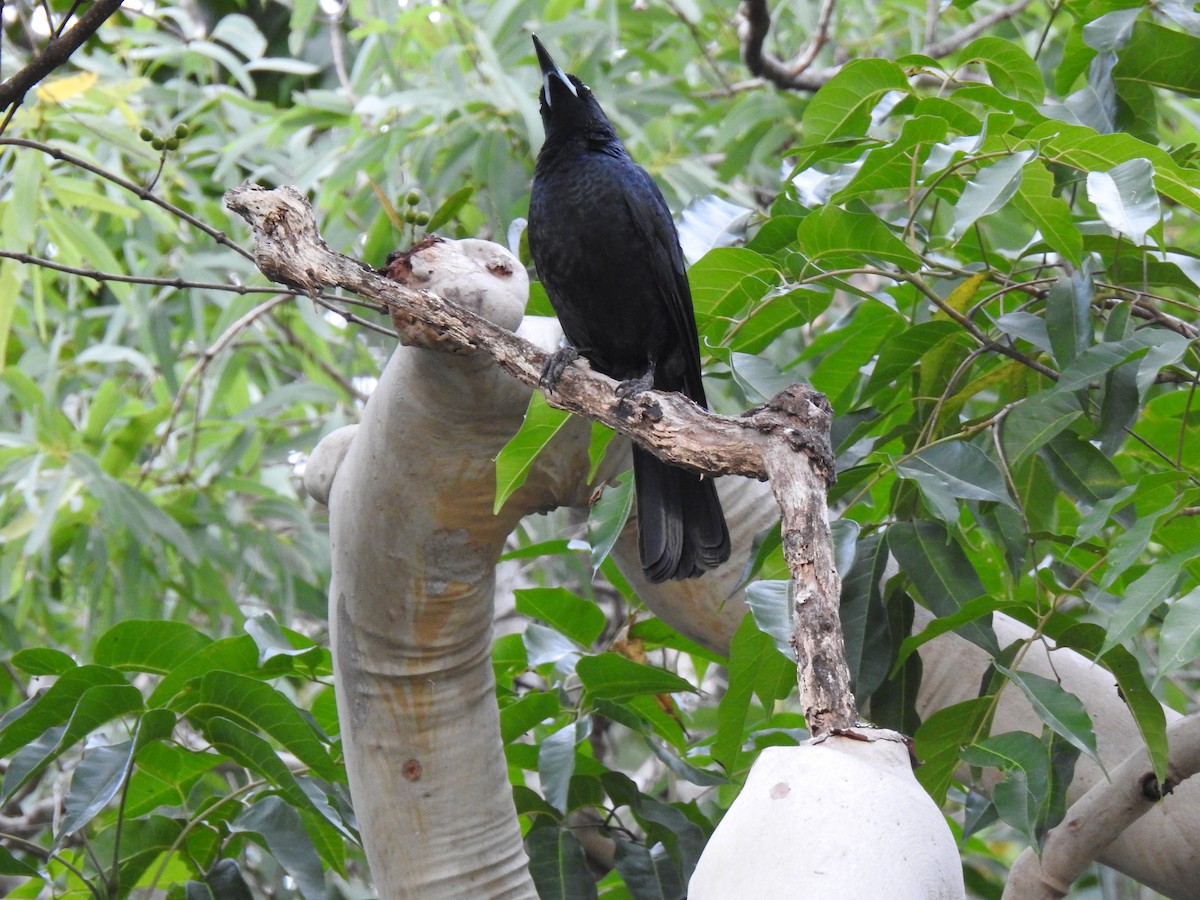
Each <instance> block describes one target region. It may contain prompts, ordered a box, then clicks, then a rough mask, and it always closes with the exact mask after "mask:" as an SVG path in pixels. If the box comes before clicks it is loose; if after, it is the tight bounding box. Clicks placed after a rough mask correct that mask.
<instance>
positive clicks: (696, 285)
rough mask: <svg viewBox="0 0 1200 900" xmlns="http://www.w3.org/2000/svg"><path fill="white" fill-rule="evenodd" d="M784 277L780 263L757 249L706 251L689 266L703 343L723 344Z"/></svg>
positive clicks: (732, 248) (742, 248)
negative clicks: (744, 317)
mask: <svg viewBox="0 0 1200 900" xmlns="http://www.w3.org/2000/svg"><path fill="white" fill-rule="evenodd" d="M793 238H794V233H793ZM780 280H781V277H780V273H779V267H778V266H777V265H776V263H775V262H773V261H772V260H771V259H769V258H767V257H765V256H763V255H762V254H759V253H755V252H754V251H753V250H747V249H746V248H744V247H718V248H717V249H715V250H710V251H709V252H708V253H706V254H704V256H703V257H701V258H700V259H699V260H698V261H697V262H696V264H695V265H694V266H692V267H691V268H690V269H688V281H689V282H690V283H691V287H692V304H693V306H694V308H695V312H696V328H697V330H698V332H699V334H700V339H701V344H702V345H703V344H705V343H708V344H710V345H712V346H720V345H723V344H724V343H725V336H726V335H727V334H728V332H729V331H730V328H731V327H732V326H734V325H737V324H739V323H740V322H741V320H742V318H743V315H744V313H745V311H746V310H748V309H750V308H752V307H754V306H757V305H759V304H760V303H761V302H762V300H763V298H764V297H766V296H767V295H768V294H770V293H771V292H772V291H773V290H775V288H777V287H778V286H779V283H780Z"/></svg>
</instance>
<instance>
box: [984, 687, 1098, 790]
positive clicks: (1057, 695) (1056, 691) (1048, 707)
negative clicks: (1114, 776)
mask: <svg viewBox="0 0 1200 900" xmlns="http://www.w3.org/2000/svg"><path fill="white" fill-rule="evenodd" d="M996 671H998V672H1000V673H1001V674H1002V675H1004V676H1005V677H1006V678H1008V679H1009V680H1010V681H1012V682H1013V683H1014V684H1016V686H1017V687H1019V688H1020V689H1021V693H1023V694H1024V695H1025V698H1026V699H1027V700H1028V701H1029V704H1030V705H1031V706H1032V707H1033V711H1034V712H1036V713H1037V714H1038V717H1039V718H1040V719H1041V720H1042V721H1043V722H1045V723H1046V724H1047V725H1049V726H1050V728H1051V729H1053V730H1054V733H1055V734H1057V735H1059V736H1060V737H1062V738H1063V739H1065V740H1066V741H1068V742H1070V743H1071V744H1072V746H1075V747H1078V748H1079V750H1081V751H1082V752H1084V753H1086V754H1087V755H1088V756H1090V757H1091V758H1092V759H1093V760H1094V761H1095V762H1096V765H1098V766H1100V767H1101V769H1103V768H1104V764H1103V763H1102V762H1101V761H1100V756H1099V754H1098V753H1097V751H1096V730H1095V728H1094V727H1093V726H1092V719H1091V716H1089V715H1088V713H1087V710H1086V709H1084V706H1083V702H1082V701H1081V700H1080V699H1079V698H1078V697H1076V696H1075V695H1074V694H1072V693H1070V692H1069V691H1067V690H1065V689H1064V688H1063V686H1062V685H1061V684H1059V683H1058V682H1057V681H1053V680H1052V679H1049V678H1043V677H1042V676H1041V675H1036V674H1034V673H1032V672H1022V671H1019V670H1015V669H1007V668H1005V667H1004V666H1001V665H999V664H997V665H996Z"/></svg>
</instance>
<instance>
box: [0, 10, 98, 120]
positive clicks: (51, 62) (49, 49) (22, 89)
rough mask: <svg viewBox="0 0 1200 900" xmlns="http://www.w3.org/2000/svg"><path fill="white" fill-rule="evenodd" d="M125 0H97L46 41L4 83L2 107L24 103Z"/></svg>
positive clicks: (2, 85)
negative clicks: (66, 27)
mask: <svg viewBox="0 0 1200 900" xmlns="http://www.w3.org/2000/svg"><path fill="white" fill-rule="evenodd" d="M120 8H121V0H96V2H95V3H93V4H92V6H91V8H90V9H89V10H88V11H87V12H85V13H84V14H83V15H82V16H80V17H79V18H78V19H76V20H75V24H74V25H72V26H71V30H70V31H68V32H67V33H66V34H64V35H62V36H61V37H57V38H54V39H53V40H51V41H50V42H48V43H47V44H46V46H45V47H44V48H43V49H42V52H41V53H39V54H38V55H37V56H35V57H34V58H33V59H32V60H31V61H30V62H29V64H28V65H27V66H25V68H23V69H21V70H20V71H19V72H17V73H15V74H14V75H13V76H12V77H10V78H8V79H7V80H5V81H4V83H3V84H0V109H8V108H9V107H10V106H20V105H21V103H23V102H24V100H25V95H26V94H27V93H29V90H30V88H32V87H33V86H34V85H35V84H37V83H38V82H39V81H41V80H42V79H43V78H45V77H46V76H47V75H49V74H50V73H51V72H53V71H54V70H55V69H57V68H58V67H59V66H61V65H62V64H63V63H65V62H66V61H67V60H68V59H70V58H71V54H72V53H74V52H75V51H76V50H78V49H79V48H80V47H81V46H82V45H83V42H84V41H86V40H87V39H88V38H90V37H91V36H92V35H93V34H95V33H96V31H97V29H99V28H100V26H101V25H103V24H104V22H105V21H106V20H107V19H108V18H109V17H110V16H111V15H112V14H113V13H115V12H116V11H117V10H118V9H120Z"/></svg>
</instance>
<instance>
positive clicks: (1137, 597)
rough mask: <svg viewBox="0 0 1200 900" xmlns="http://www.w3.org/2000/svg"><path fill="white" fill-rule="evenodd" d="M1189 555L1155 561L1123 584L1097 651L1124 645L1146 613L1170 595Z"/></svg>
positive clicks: (1146, 615)
mask: <svg viewBox="0 0 1200 900" xmlns="http://www.w3.org/2000/svg"><path fill="white" fill-rule="evenodd" d="M1190 555H1191V554H1188V553H1184V554H1177V555H1176V556H1173V557H1169V558H1167V559H1165V560H1159V561H1158V562H1157V563H1155V564H1154V565H1153V566H1151V567H1150V568H1149V569H1147V570H1146V573H1145V574H1144V575H1142V576H1141V577H1140V578H1138V579H1137V580H1136V581H1134V582H1133V583H1132V584H1129V585H1128V586H1126V587H1125V589H1124V590H1123V591H1122V592H1121V602H1120V604H1119V605H1118V606H1117V608H1116V610H1114V611H1113V613H1112V615H1111V617H1110V618H1109V623H1108V635H1107V637H1105V639H1104V646H1103V647H1102V648H1101V650H1100V652H1101V654H1104V653H1107V652H1108V651H1109V650H1111V649H1112V648H1113V647H1115V646H1117V645H1118V644H1124V643H1125V642H1126V641H1127V640H1129V638H1131V637H1133V635H1134V634H1136V633H1137V632H1138V631H1139V630H1140V629H1141V628H1142V626H1144V625H1145V624H1146V621H1147V620H1148V619H1149V618H1150V614H1151V613H1152V612H1154V610H1155V609H1157V608H1158V607H1159V606H1160V605H1161V604H1162V603H1163V602H1164V601H1165V600H1166V599H1167V598H1168V597H1169V596H1170V595H1171V592H1172V590H1173V589H1174V587H1175V579H1176V578H1178V577H1179V570H1180V568H1181V567H1182V566H1183V563H1184V561H1185V558H1186V557H1188V556H1190ZM1109 581H1110V579H1109V578H1107V577H1106V578H1105V580H1104V581H1103V582H1101V586H1102V587H1108V586H1109Z"/></svg>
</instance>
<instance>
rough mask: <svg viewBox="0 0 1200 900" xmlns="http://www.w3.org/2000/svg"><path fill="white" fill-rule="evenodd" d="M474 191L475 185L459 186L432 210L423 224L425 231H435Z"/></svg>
mask: <svg viewBox="0 0 1200 900" xmlns="http://www.w3.org/2000/svg"><path fill="white" fill-rule="evenodd" d="M474 193H475V186H474V185H472V184H468V185H467V186H466V187H461V188H459V189H458V190H457V191H455V192H454V193H453V194H451V195H450V196H449V197H447V198H446V199H445V200H443V201H442V204H441V206H439V207H438V208H437V209H435V210H434V211H433V214H432V215H430V217H429V222H428V224H426V226H425V232H426V233H427V234H432V233H433V232H435V231H437V230H438V229H439V228H441V227H442V226H443V225H445V224H446V223H447V222H449V221H450V220H451V219H453V218H454V217H455V216H456V215H458V213H459V211H460V210H461V209H462V208H463V206H465V205H466V202H467V201H468V200H470V199H471V195H472V194H474Z"/></svg>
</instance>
